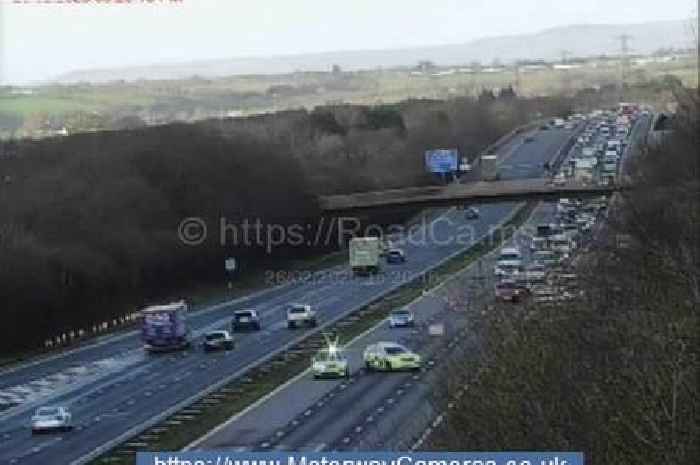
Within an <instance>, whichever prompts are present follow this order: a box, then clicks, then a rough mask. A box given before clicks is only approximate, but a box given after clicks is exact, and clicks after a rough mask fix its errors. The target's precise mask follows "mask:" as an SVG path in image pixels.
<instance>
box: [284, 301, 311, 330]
mask: <svg viewBox="0 0 700 465" xmlns="http://www.w3.org/2000/svg"><path fill="white" fill-rule="evenodd" d="M298 325H308V326H311V327H314V326H316V312H315V311H313V310H312V309H311V305H306V304H292V305H290V306H289V308H287V327H289V328H290V329H291V328H296V327H297V326H298Z"/></svg>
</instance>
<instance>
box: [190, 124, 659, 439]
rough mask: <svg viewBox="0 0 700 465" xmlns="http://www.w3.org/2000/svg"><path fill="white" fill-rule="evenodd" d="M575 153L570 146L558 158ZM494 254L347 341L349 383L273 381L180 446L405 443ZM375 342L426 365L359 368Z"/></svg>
mask: <svg viewBox="0 0 700 465" xmlns="http://www.w3.org/2000/svg"><path fill="white" fill-rule="evenodd" d="M645 127H646V120H645V119H642V120H641V121H640V123H639V124H638V125H637V127H635V130H634V132H633V133H632V136H631V140H632V141H633V144H635V145H636V143H637V142H638V141H639V138H640V133H643V132H644V131H645ZM640 128H641V129H640ZM635 145H633V146H632V147H631V148H632V149H634V148H635ZM521 150H522V151H524V150H526V149H525V146H522V147H520V148H518V149H517V151H521ZM576 152H577V149H573V150H572V151H571V153H570V154H567V155H573V154H574V153H576ZM514 158H515V160H511V161H510V162H506V163H505V164H504V168H503V169H504V170H508V165H510V166H511V167H515V166H519V167H522V168H521V169H523V171H521V172H520V173H519V174H520V175H521V176H527V175H528V174H530V173H533V172H534V168H532V170H533V171H530V170H529V169H528V167H527V166H525V164H524V163H523V164H520V163H513V161H517V158H516V157H514ZM530 166H532V165H530ZM507 175H512V172H511V173H507ZM480 208H483V206H480ZM556 210H557V209H556V204H554V203H550V202H543V203H540V204H539V205H538V207H537V208H536V209H535V210H534V212H533V214H532V215H531V216H530V218H529V219H528V222H527V223H526V225H525V226H524V227H523V228H522V231H527V230H528V229H530V230H534V227H535V226H536V225H538V224H542V223H552V222H556V220H555V216H556ZM585 242H586V241H584V243H585ZM509 245H517V246H518V248H519V249H520V250H521V251H522V252H523V253H524V261H525V262H528V261H529V259H530V257H529V254H530V249H529V237H528V236H527V235H526V234H516V235H515V236H514V238H513V239H512V240H510V241H509ZM496 257H497V255H496V251H493V252H491V253H489V254H487V256H485V257H483V258H482V259H481V260H479V262H477V263H474V264H472V265H471V266H469V267H467V268H466V269H465V270H463V271H462V272H460V273H458V274H457V275H455V276H453V277H451V278H450V280H449V282H447V283H445V284H444V285H443V286H439V287H438V288H437V289H435V290H433V291H431V292H430V293H429V294H428V295H424V296H422V297H419V298H418V299H416V300H415V301H414V302H412V303H411V304H409V305H407V307H408V308H410V309H411V310H412V311H413V313H414V315H415V318H416V327H415V328H410V329H403V328H398V329H397V328H391V327H390V326H389V324H388V321H387V320H385V321H383V322H381V323H380V324H378V325H376V326H375V327H374V328H372V329H371V330H369V331H367V332H366V333H364V334H363V335H361V336H359V337H358V338H356V339H355V340H353V341H352V342H351V343H350V344H348V346H347V347H345V353H346V355H347V356H348V359H349V361H350V365H351V373H352V374H351V378H350V379H349V380H335V381H333V380H324V381H319V380H315V379H313V377H312V375H311V373H310V372H308V371H307V372H306V373H304V374H302V375H300V376H298V377H297V378H295V379H293V380H290V382H288V383H287V384H286V385H284V386H282V387H280V388H278V390H277V391H276V392H275V393H274V394H273V395H271V396H270V397H269V398H268V399H266V400H265V402H263V403H260V404H259V405H254V406H252V407H251V408H250V409H249V410H247V411H245V412H243V413H241V414H239V415H237V416H235V417H234V418H232V419H231V420H229V421H228V422H227V423H225V424H223V425H221V426H219V427H218V428H216V429H214V430H213V431H211V432H210V433H208V434H207V435H205V436H204V437H202V438H200V439H199V440H197V441H195V442H194V443H192V444H190V445H189V446H188V447H187V450H233V451H251V450H277V451H314V452H320V451H326V450H331V451H349V450H398V451H401V450H409V449H411V447H413V446H414V444H416V440H417V438H419V437H420V436H421V434H422V433H423V432H424V431H425V430H426V427H429V426H430V425H431V424H433V425H435V424H436V423H434V421H435V420H434V419H435V418H436V417H437V415H438V413H439V412H438V411H437V410H436V406H435V405H434V403H433V402H432V401H433V400H435V393H436V392H438V393H439V392H440V391H441V390H446V389H447V386H446V383H445V382H444V378H443V376H444V375H443V373H444V371H443V370H444V369H446V367H447V366H448V365H449V364H450V363H454V362H457V363H459V361H460V360H464V357H463V356H464V354H472V355H473V354H474V353H476V352H477V350H478V345H479V344H480V341H479V336H480V335H479V333H478V331H475V330H474V328H473V327H471V326H470V321H473V319H474V318H473V317H474V316H475V314H477V313H478V312H481V311H483V309H484V308H486V307H487V305H488V304H490V303H492V302H493V286H494V284H495V279H494V276H493V274H492V269H493V266H494V265H495V261H496ZM455 300H457V301H461V302H467V304H466V306H463V307H462V310H461V311H455V307H452V306H451V305H449V302H450V301H455ZM435 324H438V325H440V326H442V327H443V328H444V330H445V332H444V334H443V335H441V336H435V335H430V332H429V328H430V327H431V326H432V325H435ZM378 341H395V342H399V343H401V344H404V345H406V346H407V347H409V348H410V349H412V350H414V351H416V352H417V353H419V354H421V355H422V356H423V358H424V360H427V361H428V362H427V364H426V366H425V367H424V369H423V370H422V372H421V373H372V372H367V371H366V370H365V369H364V367H363V361H362V352H363V350H364V348H365V347H366V346H367V345H368V344H371V343H374V342H378ZM467 356H468V355H467ZM460 357H462V358H460Z"/></svg>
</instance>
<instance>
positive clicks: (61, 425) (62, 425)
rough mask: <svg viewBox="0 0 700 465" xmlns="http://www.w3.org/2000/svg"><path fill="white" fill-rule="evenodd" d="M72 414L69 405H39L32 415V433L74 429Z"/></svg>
mask: <svg viewBox="0 0 700 465" xmlns="http://www.w3.org/2000/svg"><path fill="white" fill-rule="evenodd" d="M72 420H73V419H72V415H71V413H70V411H69V410H68V408H67V407H50V406H46V407H39V408H38V409H37V410H36V412H35V413H34V416H32V434H34V433H43V432H48V431H70V430H71V429H73V424H72Z"/></svg>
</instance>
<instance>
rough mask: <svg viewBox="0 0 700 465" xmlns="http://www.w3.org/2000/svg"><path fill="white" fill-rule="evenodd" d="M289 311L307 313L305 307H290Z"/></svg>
mask: <svg viewBox="0 0 700 465" xmlns="http://www.w3.org/2000/svg"><path fill="white" fill-rule="evenodd" d="M289 313H306V308H305V307H290V308H289Z"/></svg>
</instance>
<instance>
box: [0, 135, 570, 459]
mask: <svg viewBox="0 0 700 465" xmlns="http://www.w3.org/2000/svg"><path fill="white" fill-rule="evenodd" d="M571 135H572V133H571V132H570V131H566V130H550V131H542V132H539V133H538V134H537V135H536V139H535V140H534V141H533V142H530V143H523V142H522V138H523V137H524V136H525V134H523V135H520V136H519V137H518V138H516V139H515V140H514V141H513V142H511V143H510V144H507V145H506V147H504V149H503V150H504V151H505V153H504V156H503V160H502V163H503V166H502V176H503V177H504V179H515V178H522V177H539V176H541V175H542V164H543V163H544V162H545V161H547V160H548V159H550V158H551V157H552V156H553V154H554V153H555V152H556V151H557V150H558V149H559V148H560V147H561V146H562V145H563V144H564V143H565V142H566V140H567V139H568V138H569V137H571ZM513 208H514V204H513V203H509V204H495V205H484V206H482V207H480V211H481V215H480V218H479V219H478V220H466V219H465V218H464V215H463V212H461V211H460V210H458V209H452V210H449V211H447V212H446V213H444V214H443V215H442V216H439V217H438V218H436V219H434V220H433V221H432V222H431V223H430V224H427V225H424V226H422V227H420V228H419V229H417V230H416V231H414V235H413V236H412V237H413V238H414V240H410V241H407V243H406V245H405V246H404V249H405V251H406V254H407V257H408V261H407V262H406V263H405V264H404V265H401V266H397V267H391V266H386V267H385V269H384V272H383V275H382V276H381V279H361V278H355V279H353V278H350V277H349V276H348V275H347V273H345V271H346V270H345V269H344V268H341V269H334V270H329V272H327V273H321V274H319V275H318V276H317V278H318V279H312V280H310V281H307V282H295V283H292V284H289V285H285V286H280V287H277V288H273V289H271V290H268V291H264V292H260V293H257V294H253V295H251V296H249V297H247V298H245V299H243V300H238V301H233V302H228V303H225V304H220V305H216V306H213V307H211V308H208V309H204V310H202V311H200V312H196V313H193V314H192V315H191V316H190V318H189V320H188V321H189V325H190V328H191V329H193V330H194V333H195V335H201V334H202V333H203V332H205V331H207V330H211V329H216V328H222V327H227V326H228V324H229V321H230V317H231V314H232V312H233V311H234V310H236V309H239V308H255V309H257V310H258V311H259V313H260V314H261V315H262V319H263V320H262V323H263V330H262V331H261V332H260V333H255V334H249V335H241V336H240V337H239V338H238V346H237V348H236V350H234V351H232V352H230V353H227V354H223V355H221V354H216V355H215V356H211V354H204V353H202V352H201V351H199V350H190V351H187V352H182V353H174V354H163V355H157V356H149V355H147V354H145V353H144V352H143V350H142V348H141V343H140V341H139V335H138V333H137V332H136V331H132V332H129V333H126V334H122V335H116V336H109V337H105V338H103V339H102V340H98V341H96V342H94V343H90V344H88V345H86V346H84V347H81V348H79V349H77V350H74V351H70V352H67V353H65V354H60V355H57V356H53V357H47V358H43V359H38V360H37V361H35V362H31V363H27V364H24V365H20V366H18V367H15V368H12V369H9V370H4V371H0V409H1V413H0V463H2V464H15V463H17V464H22V465H25V464H27V465H31V464H42V465H45V464H47V463H51V464H56V465H59V464H68V463H73V462H74V461H76V460H79V459H81V458H83V457H85V456H87V455H88V454H90V453H91V452H92V451H93V450H95V449H96V448H98V447H100V446H103V445H105V444H107V443H109V442H110V441H111V440H113V439H114V438H117V437H119V436H120V435H122V434H124V433H125V432H127V431H136V430H138V429H139V428H140V427H141V426H143V425H144V424H145V423H146V422H147V421H149V420H151V419H153V418H154V417H156V416H157V415H159V414H161V413H162V412H164V411H165V410H167V409H168V408H170V407H172V406H174V405H176V404H178V403H180V402H182V401H184V400H186V399H188V398H190V397H192V396H194V395H196V394H197V393H199V392H201V391H202V390H204V389H205V388H207V387H208V386H210V385H211V384H213V383H215V382H217V381H219V380H222V379H224V378H227V377H230V376H233V375H235V374H237V373H240V372H241V370H243V369H244V368H246V367H248V366H249V365H250V364H253V363H255V362H256V361H257V360H260V359H261V358H262V357H264V356H265V355H267V354H269V353H270V352H272V351H274V350H276V349H279V348H281V347H283V346H284V345H285V344H287V343H289V342H291V341H293V340H295V339H297V338H299V337H302V335H303V334H304V333H305V332H306V331H308V330H295V331H290V330H288V329H287V328H286V324H285V304H287V303H289V302H302V303H309V304H311V305H313V306H314V307H315V308H316V309H317V311H318V314H319V316H320V318H319V319H320V323H321V324H322V323H323V322H324V321H327V320H330V319H333V318H335V317H337V316H339V315H341V314H345V313H348V312H350V311H352V310H354V309H356V308H358V307H360V306H362V305H363V304H364V303H365V302H367V301H369V300H371V299H374V298H376V297H379V296H381V295H383V294H385V293H387V292H388V291H389V290H391V289H392V288H394V287H396V286H398V285H400V284H401V282H403V281H405V280H407V279H411V278H412V277H414V276H417V275H419V274H420V273H422V272H424V271H425V270H427V269H430V268H432V267H434V266H436V265H437V264H438V263H439V262H441V261H442V260H444V259H445V258H447V257H449V256H451V255H453V254H455V253H458V252H460V251H462V250H464V249H466V248H468V247H469V246H470V244H472V243H473V242H475V241H476V240H478V238H479V237H481V236H483V235H484V234H486V233H487V232H488V231H489V228H491V227H492V226H494V225H496V224H498V223H500V222H501V221H503V219H505V218H506V217H507V216H508V215H509V214H510V213H511V212H512V210H513ZM341 270H342V272H341ZM45 404H60V405H67V406H68V407H70V408H71V410H72V413H73V419H74V423H75V425H76V427H75V429H74V431H72V432H70V433H62V434H56V435H41V436H32V435H31V432H30V429H29V419H30V416H31V414H32V412H33V410H34V409H35V408H36V407H37V406H39V405H45Z"/></svg>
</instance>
